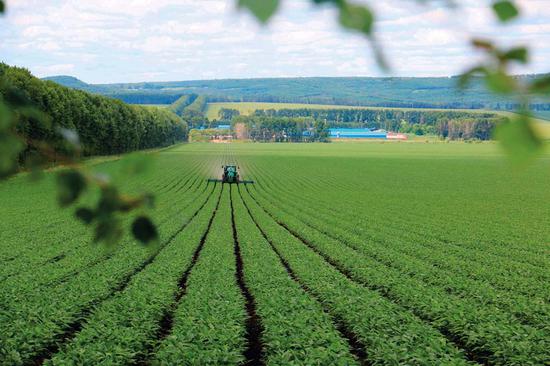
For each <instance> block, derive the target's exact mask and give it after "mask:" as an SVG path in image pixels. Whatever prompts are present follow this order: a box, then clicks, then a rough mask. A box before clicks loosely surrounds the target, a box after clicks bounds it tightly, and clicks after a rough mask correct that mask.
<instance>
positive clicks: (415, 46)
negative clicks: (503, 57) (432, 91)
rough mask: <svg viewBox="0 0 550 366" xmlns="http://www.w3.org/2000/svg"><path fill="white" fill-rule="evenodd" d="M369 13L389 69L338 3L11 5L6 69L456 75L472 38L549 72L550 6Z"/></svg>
mask: <svg viewBox="0 0 550 366" xmlns="http://www.w3.org/2000/svg"><path fill="white" fill-rule="evenodd" d="M355 1H356V2H362V3H365V4H368V5H369V6H371V8H372V9H373V10H374V13H375V16H376V23H375V37H376V38H377V39H378V41H379V43H380V44H381V45H382V48H383V51H384V53H385V54H386V56H387V58H388V60H389V62H390V66H391V69H390V71H389V72H387V73H386V72H384V71H382V70H380V69H379V68H378V67H377V65H376V63H375V61H374V59H373V55H372V52H371V49H370V47H369V44H368V42H367V40H366V39H365V38H364V37H363V36H361V35H358V34H355V33H351V32H348V31H345V30H343V29H341V27H340V26H339V25H338V22H337V13H336V11H335V10H334V9H333V8H332V7H330V6H314V5H312V4H311V3H312V1H311V0H281V5H280V8H279V11H278V13H277V14H276V15H275V16H274V17H273V18H272V19H271V20H270V22H269V23H268V24H267V25H266V26H262V25H260V24H259V23H258V21H257V20H256V19H255V18H253V17H252V16H251V15H250V14H249V13H248V12H247V11H244V10H242V9H241V10H239V9H237V6H236V0H94V1H89V0H7V1H6V3H7V8H8V11H7V13H6V15H5V16H3V17H1V18H0V60H1V61H3V62H6V63H8V64H10V65H17V66H22V67H26V68H28V69H29V70H31V72H32V73H33V74H35V75H36V76H39V77H45V76H52V75H61V74H63V75H72V76H75V77H78V78H79V79H81V80H83V81H85V82H88V83H112V82H141V81H174V80H177V81H179V80H198V79H225V78H257V77H307V76H449V75H456V74H459V73H460V72H463V71H464V70H466V69H467V68H468V67H469V66H472V65H474V64H475V62H476V60H479V59H480V57H481V54H479V52H478V51H475V50H473V49H472V48H471V46H469V41H468V40H469V39H470V38H472V37H491V38H493V39H495V40H497V42H498V44H500V45H502V46H514V45H527V46H529V47H530V51H531V54H530V56H531V60H530V61H531V62H530V64H529V66H527V67H521V68H517V69H515V70H514V72H517V73H542V72H550V0H517V1H516V2H517V3H518V6H519V8H520V11H521V17H520V19H517V20H514V21H513V22H511V23H509V24H507V25H499V24H498V22H497V21H496V19H495V16H494V15H493V14H492V12H491V10H490V7H489V6H490V3H491V2H490V1H489V0H460V1H457V3H459V4H460V7H459V8H457V9H450V8H448V7H446V6H444V5H443V1H437V0H432V1H431V2H428V4H427V5H426V4H425V5H422V4H419V3H418V2H415V1H413V0H376V1H375V0H371V1H366V0H355Z"/></svg>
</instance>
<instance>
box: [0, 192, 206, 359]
mask: <svg viewBox="0 0 550 366" xmlns="http://www.w3.org/2000/svg"><path fill="white" fill-rule="evenodd" d="M204 184H205V183H204ZM181 196H182V200H176V201H174V199H172V202H176V203H177V204H176V207H175V210H164V211H159V214H158V216H157V220H158V221H160V222H164V225H163V226H162V230H161V233H163V236H162V238H161V239H162V243H163V244H161V246H160V247H158V248H152V249H148V248H140V247H139V246H136V244H135V243H133V242H131V241H129V240H127V241H126V242H125V243H121V244H119V246H120V248H119V249H118V250H117V251H116V252H115V253H114V254H113V255H112V256H111V257H110V258H109V259H108V260H105V261H102V262H100V263H98V264H97V265H94V266H91V267H87V268H84V269H83V270H82V271H81V272H78V273H76V274H75V275H74V277H72V278H70V279H69V280H68V281H66V282H63V283H60V284H57V285H55V286H50V287H48V288H43V289H42V288H38V289H36V290H33V291H29V290H28V289H26V287H27V286H32V283H30V284H29V283H27V284H23V286H20V287H19V288H17V287H15V286H14V287H10V288H9V289H11V290H10V291H9V296H8V294H7V292H3V300H2V309H1V311H0V319H2V321H1V322H0V323H1V330H2V332H1V333H2V334H1V335H0V337H1V342H0V343H1V346H0V347H1V348H0V359H2V360H3V363H4V364H18V363H21V362H26V361H27V360H29V359H32V358H33V357H38V358H40V357H43V353H44V352H45V351H46V353H48V349H51V348H52V347H53V348H55V347H56V344H57V343H58V341H57V339H59V337H64V334H65V333H67V332H73V333H74V331H75V330H78V329H77V328H78V327H79V326H80V325H81V324H82V322H83V320H84V319H85V318H87V317H88V316H89V313H90V312H91V311H92V310H93V308H94V306H96V305H97V304H99V303H101V302H102V301H104V300H106V299H108V298H110V297H111V296H113V294H116V293H117V292H120V291H121V290H123V289H124V288H125V287H126V285H127V284H128V282H129V281H130V280H131V278H132V277H133V276H134V275H135V274H136V273H138V272H140V271H141V270H142V269H143V268H144V267H145V266H146V265H147V264H148V263H150V262H151V261H152V260H153V259H154V258H155V257H156V256H157V255H158V254H159V253H160V252H161V251H162V249H163V247H164V246H166V245H167V244H168V243H170V242H171V241H172V240H173V236H174V235H175V234H177V233H178V232H179V231H180V230H181V229H182V227H183V226H185V225H186V224H187V220H188V219H189V218H190V217H191V216H192V213H193V211H192V210H193V207H194V208H195V209H196V208H197V206H198V205H199V204H200V202H196V203H194V202H195V200H196V197H193V196H191V195H186V194H182V195H181ZM178 201H179V202H178ZM189 205H190V206H189ZM178 211H179V214H178V217H180V219H174V214H176V213H178ZM92 249H93V248H92Z"/></svg>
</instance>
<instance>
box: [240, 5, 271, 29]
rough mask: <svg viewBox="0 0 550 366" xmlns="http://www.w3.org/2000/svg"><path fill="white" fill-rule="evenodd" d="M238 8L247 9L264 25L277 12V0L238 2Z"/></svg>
mask: <svg viewBox="0 0 550 366" xmlns="http://www.w3.org/2000/svg"><path fill="white" fill-rule="evenodd" d="M239 7H242V8H247V9H248V10H250V11H251V12H252V14H254V16H255V17H256V18H257V19H258V20H259V21H261V22H262V23H266V22H267V21H268V20H269V18H271V16H272V15H273V14H275V11H277V8H278V7H279V0H239Z"/></svg>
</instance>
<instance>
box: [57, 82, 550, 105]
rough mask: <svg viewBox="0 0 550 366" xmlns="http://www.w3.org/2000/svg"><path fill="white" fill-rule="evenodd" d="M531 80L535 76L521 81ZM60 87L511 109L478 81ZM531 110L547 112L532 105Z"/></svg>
mask: <svg viewBox="0 0 550 366" xmlns="http://www.w3.org/2000/svg"><path fill="white" fill-rule="evenodd" d="M520 77H521V78H533V77H534V75H526V76H520ZM48 79H50V80H53V81H56V82H58V83H60V84H63V85H66V86H69V87H73V88H76V89H81V90H86V91H89V92H94V93H100V94H103V95H107V96H111V97H114V98H118V99H121V100H123V101H125V102H127V103H132V104H171V103H174V102H175V101H176V100H177V99H178V98H180V97H181V96H182V95H187V94H197V95H205V96H206V98H207V101H208V102H243V101H255V102H284V103H309V104H340V105H357V106H379V107H399V108H444V109H461V108H464V109H493V110H515V109H517V107H518V105H517V104H516V102H514V101H513V99H512V98H508V99H506V98H504V97H497V96H495V95H494V94H492V93H491V92H489V91H487V90H486V88H485V86H484V84H483V83H482V80H481V79H475V80H473V82H472V83H471V85H470V86H469V87H468V88H467V89H464V90H461V89H459V88H457V77H429V78H407V77H382V78H381V77H347V78H341V77H335V78H328V77H310V78H270V79H227V80H202V81H179V82H148V83H134V84H86V83H84V82H82V81H80V80H78V79H76V78H73V77H70V76H56V77H51V78H48ZM531 109H532V110H533V111H535V112H537V111H550V103H548V102H546V101H542V100H538V101H537V100H535V101H534V102H533V103H532V105H531Z"/></svg>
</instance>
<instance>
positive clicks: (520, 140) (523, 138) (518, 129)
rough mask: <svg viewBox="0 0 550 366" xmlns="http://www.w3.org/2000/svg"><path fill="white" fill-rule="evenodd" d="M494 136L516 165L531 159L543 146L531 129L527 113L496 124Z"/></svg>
mask: <svg viewBox="0 0 550 366" xmlns="http://www.w3.org/2000/svg"><path fill="white" fill-rule="evenodd" d="M494 136H495V138H496V139H497V140H499V141H500V143H501V146H502V147H503V149H504V150H505V151H506V153H507V155H508V157H509V158H510V160H511V161H512V162H513V163H514V164H516V165H523V164H525V163H527V162H528V161H529V160H532V159H533V158H534V157H535V156H536V155H537V154H538V153H539V152H540V151H541V150H542V147H543V142H542V140H541V139H540V138H539V137H538V136H537V134H536V133H535V131H534V130H533V126H532V123H531V119H530V118H529V116H527V115H518V116H517V117H514V118H513V119H511V120H510V119H507V121H506V122H505V123H502V124H500V125H498V126H497V128H496V129H495V132H494Z"/></svg>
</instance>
